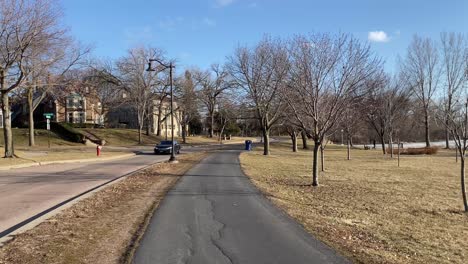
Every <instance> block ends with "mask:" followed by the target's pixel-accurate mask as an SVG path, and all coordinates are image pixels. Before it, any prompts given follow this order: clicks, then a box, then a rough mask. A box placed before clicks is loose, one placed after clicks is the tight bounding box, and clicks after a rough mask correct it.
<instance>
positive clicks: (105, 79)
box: [84, 61, 126, 124]
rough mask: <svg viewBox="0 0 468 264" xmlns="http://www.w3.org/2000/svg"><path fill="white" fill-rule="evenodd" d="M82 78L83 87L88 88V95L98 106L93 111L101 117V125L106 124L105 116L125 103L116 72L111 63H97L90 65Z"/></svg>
mask: <svg viewBox="0 0 468 264" xmlns="http://www.w3.org/2000/svg"><path fill="white" fill-rule="evenodd" d="M84 78H85V83H84V85H85V86H86V87H89V88H90V93H91V94H92V96H93V97H95V98H96V99H97V101H98V102H99V104H100V105H99V107H96V108H95V109H94V111H95V113H96V114H98V115H99V116H100V117H101V119H102V120H101V121H102V123H104V124H107V123H108V119H107V114H108V113H109V112H110V111H112V110H113V109H116V108H118V107H119V106H121V105H122V104H124V103H125V101H126V100H125V98H123V92H124V90H123V88H122V83H121V80H120V79H119V77H118V72H117V71H116V70H115V69H114V66H113V64H112V62H110V61H98V62H94V63H93V65H91V68H90V69H88V71H87V72H86V73H85V77H84Z"/></svg>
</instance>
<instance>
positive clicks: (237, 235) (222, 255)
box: [134, 150, 347, 264]
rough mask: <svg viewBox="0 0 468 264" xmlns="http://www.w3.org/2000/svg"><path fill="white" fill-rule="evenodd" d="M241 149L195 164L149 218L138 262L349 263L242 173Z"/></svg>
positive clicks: (221, 153) (224, 152)
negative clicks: (285, 211) (283, 210)
mask: <svg viewBox="0 0 468 264" xmlns="http://www.w3.org/2000/svg"><path fill="white" fill-rule="evenodd" d="M239 152H240V151H238V150H231V151H230V150H222V151H219V152H218V153H215V154H212V155H210V156H209V157H207V158H206V159H205V160H204V161H202V162H201V163H200V164H198V165H196V166H195V167H194V168H192V169H191V170H190V171H189V172H188V173H187V174H186V175H185V176H184V177H183V178H182V179H181V180H180V181H179V183H178V184H177V185H176V186H175V187H174V189H172V190H171V191H170V192H169V193H168V195H167V196H166V198H165V199H164V200H163V202H162V203H161V206H160V207H159V209H158V210H157V211H156V212H155V215H154V216H153V218H152V219H151V222H150V225H149V227H148V229H147V231H146V233H145V235H144V237H143V239H142V241H141V244H140V246H139V248H138V249H137V252H136V254H135V258H134V263H137V264H142V263H158V264H159V263H199V264H210V263H240V264H249V263H256V264H262V263H265V264H273V263H284V264H299V263H347V260H345V259H344V258H342V257H340V256H339V255H337V254H336V253H335V252H334V251H333V250H331V249H330V248H328V247H327V246H325V245H324V244H323V243H321V242H319V241H317V240H316V239H314V238H313V237H312V236H310V235H309V234H307V233H306V231H305V230H304V229H303V228H302V227H301V226H300V225H299V224H297V223H296V222H295V221H294V220H292V219H291V218H289V217H288V216H286V215H285V214H284V213H283V212H281V211H280V210H279V209H277V208H276V207H274V206H273V205H272V204H271V203H270V202H269V201H268V200H267V199H266V198H265V197H264V196H262V195H261V194H260V193H259V191H258V190H257V189H256V188H255V187H254V186H253V185H252V184H251V183H250V181H249V180H248V179H247V178H246V177H245V176H244V174H243V173H242V171H241V168H240V165H239V159H238V156H239Z"/></svg>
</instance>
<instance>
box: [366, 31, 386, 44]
mask: <svg viewBox="0 0 468 264" xmlns="http://www.w3.org/2000/svg"><path fill="white" fill-rule="evenodd" d="M367 39H369V41H372V42H388V41H390V37H388V35H387V33H385V31H370V32H369V34H368V35H367Z"/></svg>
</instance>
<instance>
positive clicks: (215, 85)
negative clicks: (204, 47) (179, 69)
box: [193, 64, 233, 137]
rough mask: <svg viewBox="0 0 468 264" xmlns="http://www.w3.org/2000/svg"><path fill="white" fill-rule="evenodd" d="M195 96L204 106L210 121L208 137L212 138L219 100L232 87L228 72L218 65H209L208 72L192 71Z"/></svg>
mask: <svg viewBox="0 0 468 264" xmlns="http://www.w3.org/2000/svg"><path fill="white" fill-rule="evenodd" d="M193 77H194V78H195V82H196V86H197V87H198V88H197V94H198V95H199V98H200V100H201V101H202V103H203V104H204V105H205V107H206V109H207V111H208V117H209V119H210V124H209V125H210V131H209V136H210V137H213V136H214V121H215V120H214V119H215V112H216V107H217V106H218V101H219V99H220V98H221V97H222V96H223V95H224V94H225V93H226V92H227V90H228V89H231V88H232V87H233V83H232V81H231V80H230V75H229V72H228V71H227V70H226V69H225V68H224V67H223V66H220V65H219V64H213V65H211V69H210V70H209V71H205V72H202V71H194V72H193Z"/></svg>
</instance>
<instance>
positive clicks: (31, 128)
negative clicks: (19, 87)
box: [28, 88, 35, 147]
mask: <svg viewBox="0 0 468 264" xmlns="http://www.w3.org/2000/svg"><path fill="white" fill-rule="evenodd" d="M33 99H34V98H33V89H32V88H28V112H29V122H28V126H29V146H30V147H34V145H35V142H34V141H35V140H34V139H35V138H34V106H33V103H34V101H33Z"/></svg>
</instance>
